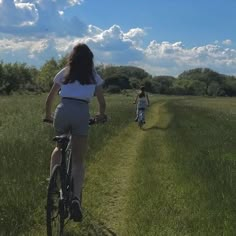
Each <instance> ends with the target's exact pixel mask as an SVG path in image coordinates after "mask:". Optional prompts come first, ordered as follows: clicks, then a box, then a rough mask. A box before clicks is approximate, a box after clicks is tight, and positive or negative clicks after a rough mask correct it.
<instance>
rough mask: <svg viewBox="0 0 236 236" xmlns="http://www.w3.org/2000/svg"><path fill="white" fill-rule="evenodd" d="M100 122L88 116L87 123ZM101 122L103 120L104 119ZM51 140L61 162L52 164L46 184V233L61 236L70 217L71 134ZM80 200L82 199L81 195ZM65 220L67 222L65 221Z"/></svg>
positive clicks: (71, 196)
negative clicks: (59, 154) (57, 149)
mask: <svg viewBox="0 0 236 236" xmlns="http://www.w3.org/2000/svg"><path fill="white" fill-rule="evenodd" d="M44 122H47V123H52V121H51V120H44ZM100 122H101V121H97V120H96V118H90V120H89V125H93V124H96V123H100ZM102 122H105V120H104V121H102ZM53 141H56V142H57V143H58V145H59V148H60V151H61V164H60V165H55V166H54V168H53V170H52V174H51V176H50V180H49V184H48V191H47V205H46V224H47V235H48V236H54V235H57V236H58V235H59V236H62V235H63V232H64V226H65V225H66V224H67V222H68V221H69V220H70V219H71V218H70V212H71V203H72V198H73V179H72V177H71V167H72V166H71V165H72V150H71V135H70V134H69V135H67V134H64V135H60V136H55V137H54V138H53ZM80 200H82V195H81V199H80ZM66 220H67V222H65V221H66Z"/></svg>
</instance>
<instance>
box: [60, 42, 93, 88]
mask: <svg viewBox="0 0 236 236" xmlns="http://www.w3.org/2000/svg"><path fill="white" fill-rule="evenodd" d="M93 70H94V64H93V53H92V51H91V50H90V49H89V47H88V46H87V45H86V44H83V43H78V44H77V45H76V46H75V47H74V48H73V50H72V52H71V53H70V55H69V57H68V61H67V68H66V72H65V76H64V82H63V83H64V84H69V83H73V82H75V81H76V80H77V81H79V82H80V84H82V85H85V84H94V83H95V79H94V76H93Z"/></svg>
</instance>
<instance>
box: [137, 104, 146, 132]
mask: <svg viewBox="0 0 236 236" xmlns="http://www.w3.org/2000/svg"><path fill="white" fill-rule="evenodd" d="M144 111H145V109H144V108H139V109H138V126H139V128H140V129H141V128H142V127H143V125H144V124H145V120H144Z"/></svg>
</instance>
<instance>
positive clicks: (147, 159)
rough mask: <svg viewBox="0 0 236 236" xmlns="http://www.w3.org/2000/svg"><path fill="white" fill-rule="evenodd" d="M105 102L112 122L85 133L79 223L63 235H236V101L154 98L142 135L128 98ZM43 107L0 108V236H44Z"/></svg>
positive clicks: (6, 100) (7, 103)
mask: <svg viewBox="0 0 236 236" xmlns="http://www.w3.org/2000/svg"><path fill="white" fill-rule="evenodd" d="M106 99H107V103H108V109H107V113H108V115H109V116H110V120H109V122H108V123H107V124H106V125H99V126H93V127H91V129H90V135H89V152H88V157H87V162H86V166H87V174H86V181H85V187H84V203H83V205H84V209H85V210H84V211H85V212H84V214H85V220H84V222H83V223H82V224H79V225H77V224H74V223H73V222H70V223H69V224H68V225H67V227H66V233H65V235H67V236H72V235H74V236H76V235H122V236H123V235H124V236H126V235H131V236H133V235H134V236H136V235H145V236H146V235H181V236H182V235H234V232H235V230H236V223H235V222H236V204H235V203H236V187H235V184H236V143H235V140H236V99H234V98H232V99H230V98H214V99H212V98H211V99H208V98H201V97H199V98H194V97H164V96H163V97H160V96H151V97H150V99H151V101H152V106H151V107H150V109H149V111H148V112H147V124H146V125H145V126H144V129H143V130H140V129H139V128H138V127H137V124H136V123H135V122H133V119H134V116H135V114H134V113H135V109H134V106H133V104H132V101H133V94H132V95H128V96H125V95H107V96H106ZM44 101H45V95H37V96H30V95H27V96H26V95H22V96H13V97H2V98H1V99H0V157H1V158H0V166H1V172H0V183H1V186H0V194H1V201H0V235H34V236H36V235H45V223H44V222H45V210H44V206H45V196H46V184H47V182H46V178H47V177H48V173H49V157H50V153H51V150H52V148H53V143H52V142H51V138H52V137H53V130H52V128H50V127H49V126H48V125H45V124H43V123H42V122H41V119H42V116H43V106H44ZM91 111H92V112H91V113H94V112H95V111H96V105H95V103H94V102H93V103H92V104H91Z"/></svg>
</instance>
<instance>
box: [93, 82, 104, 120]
mask: <svg viewBox="0 0 236 236" xmlns="http://www.w3.org/2000/svg"><path fill="white" fill-rule="evenodd" d="M95 94H96V97H97V100H98V104H99V114H98V115H99V116H101V118H102V117H103V116H105V111H106V101H105V98H104V94H103V89H102V85H99V86H97V87H96V91H95Z"/></svg>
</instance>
